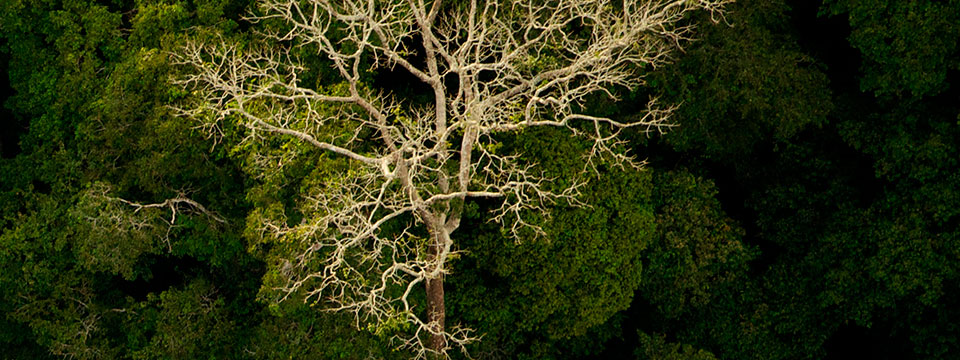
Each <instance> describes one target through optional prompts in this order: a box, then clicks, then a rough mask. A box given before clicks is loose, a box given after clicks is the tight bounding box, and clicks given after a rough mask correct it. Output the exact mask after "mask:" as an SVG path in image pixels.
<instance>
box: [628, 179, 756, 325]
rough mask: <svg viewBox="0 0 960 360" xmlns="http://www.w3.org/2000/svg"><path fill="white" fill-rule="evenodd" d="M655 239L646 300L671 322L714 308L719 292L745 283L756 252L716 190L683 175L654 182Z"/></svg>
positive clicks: (648, 259)
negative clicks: (728, 214) (690, 311)
mask: <svg viewBox="0 0 960 360" xmlns="http://www.w3.org/2000/svg"><path fill="white" fill-rule="evenodd" d="M654 188H655V189H656V192H655V194H656V195H655V203H656V204H657V209H658V210H657V215H656V219H657V220H656V222H657V237H656V238H655V239H654V241H653V245H652V246H651V247H650V248H649V249H648V251H647V252H646V254H647V255H646V266H645V267H644V269H643V285H642V286H641V288H640V291H641V293H642V294H643V296H644V298H646V299H647V300H648V301H650V302H651V303H652V304H654V305H656V306H657V308H658V310H659V311H660V313H661V314H662V315H663V316H665V317H667V318H675V317H677V316H679V315H680V313H682V312H683V311H684V310H685V308H686V307H694V308H696V307H702V306H706V305H707V304H709V303H710V302H711V299H712V297H713V296H714V294H713V292H714V291H716V288H717V287H722V286H727V285H729V284H732V283H734V282H736V281H742V280H743V279H744V277H745V275H746V271H747V262H748V261H750V260H751V259H752V257H753V252H751V251H750V250H749V248H748V247H746V246H745V245H744V244H743V243H742V241H741V239H742V237H743V235H744V232H743V229H741V228H739V226H738V225H737V224H736V222H734V221H733V220H732V219H730V218H728V217H726V215H725V214H724V212H723V210H722V209H721V207H720V203H719V201H717V199H716V194H717V190H716V188H715V187H714V186H713V184H712V183H711V182H709V181H706V180H704V179H702V178H697V177H695V176H693V175H692V174H690V173H685V172H667V173H663V174H659V173H658V174H657V175H656V176H655V177H654Z"/></svg>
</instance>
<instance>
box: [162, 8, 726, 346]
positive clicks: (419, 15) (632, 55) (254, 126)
mask: <svg viewBox="0 0 960 360" xmlns="http://www.w3.org/2000/svg"><path fill="white" fill-rule="evenodd" d="M730 1H732V0H669V1H667V0H617V1H612V0H545V1H533V0H468V1H458V2H455V3H454V4H445V3H444V2H443V1H441V0H433V1H430V0H260V1H259V10H258V11H257V12H256V15H252V16H251V17H250V18H249V19H248V20H251V21H253V22H255V23H256V22H263V21H276V20H280V22H282V23H284V24H286V25H285V26H286V28H285V30H284V31H269V30H262V32H261V33H260V35H262V36H263V37H264V38H265V39H268V40H270V41H272V44H284V45H269V46H268V45H248V46H245V47H241V46H240V45H237V44H233V43H229V42H226V41H220V42H217V43H209V42H207V43H200V42H194V43H190V44H188V45H186V46H185V47H184V48H182V51H180V52H179V53H177V54H175V60H176V62H177V63H178V64H180V65H184V66H185V67H186V69H187V71H186V73H187V75H185V76H184V77H182V78H179V79H178V80H177V83H178V84H181V85H182V86H183V87H184V88H185V89H187V90H189V91H192V92H193V93H194V94H195V95H196V98H197V99H199V100H198V101H196V102H192V103H189V104H188V105H184V106H182V107H180V108H178V110H179V112H180V114H181V115H184V116H189V117H193V118H196V119H200V120H202V121H203V125H204V128H205V129H207V130H208V131H210V132H211V133H212V134H216V133H217V132H218V131H219V129H221V126H222V124H223V123H224V122H234V123H238V124H242V125H243V126H245V127H246V128H247V129H248V134H249V136H248V137H247V138H246V139H245V140H244V141H257V140H258V139H261V138H263V137H266V136H287V137H293V138H296V139H299V140H301V141H302V142H305V143H309V144H311V145H312V146H313V147H315V148H317V149H319V150H321V151H326V152H331V153H335V154H338V155H342V156H343V157H346V158H347V159H349V160H350V163H351V165H352V167H351V169H350V170H349V171H347V172H345V173H344V174H342V176H339V177H337V178H336V179H334V180H329V181H328V183H326V184H325V185H324V186H319V187H317V188H316V191H313V192H312V193H308V194H303V198H302V199H301V200H302V201H301V202H300V211H301V212H302V213H303V215H304V220H303V221H302V222H301V223H300V224H297V225H290V224H288V223H287V221H285V219H277V221H264V223H263V224H261V226H260V229H261V234H264V236H270V237H275V238H277V239H280V240H283V241H288V242H298V243H300V244H304V246H303V248H302V249H303V251H302V252H301V253H300V254H299V255H297V256H295V257H292V258H290V259H288V261H287V262H285V263H283V264H278V266H282V267H283V272H282V273H283V274H284V275H285V276H286V278H287V280H286V285H285V286H284V287H283V288H282V289H280V290H281V293H283V294H287V296H290V295H291V294H295V293H298V294H301V295H303V296H304V298H305V299H306V300H307V301H318V302H323V303H324V304H327V305H329V306H328V307H327V308H328V309H330V310H335V311H350V312H353V313H355V314H356V317H357V319H358V325H359V321H360V320H361V319H362V320H364V321H365V322H369V323H375V324H382V323H386V322H389V321H394V322H396V321H402V322H404V323H407V324H409V325H412V331H410V333H409V334H407V335H405V336H403V337H401V340H402V342H403V344H405V345H407V346H408V347H410V348H411V349H413V350H414V351H415V352H416V354H417V356H418V357H424V356H427V355H428V354H431V353H433V354H437V355H443V354H446V352H447V351H448V350H449V349H451V348H452V347H453V346H458V347H461V348H462V347H463V346H464V345H465V344H467V343H468V342H470V341H472V340H475V336H473V335H472V333H471V332H470V331H469V330H467V329H465V328H461V327H456V326H454V327H450V326H447V324H446V323H445V316H444V315H445V309H444V288H443V279H444V274H445V273H446V272H447V271H448V265H447V262H448V260H449V259H450V256H451V255H452V254H454V253H455V245H454V240H453V237H452V236H451V235H452V234H453V233H454V232H455V231H456V230H457V228H458V227H459V226H460V219H461V216H462V212H463V206H464V201H466V200H467V199H468V198H496V199H498V200H497V201H499V203H500V204H502V205H501V206H500V207H499V208H498V209H497V210H496V211H495V213H494V214H492V217H491V219H492V221H496V222H499V223H501V224H502V226H503V227H504V228H505V229H506V230H507V233H509V234H511V235H512V236H513V237H515V238H517V239H519V238H520V236H521V234H523V233H525V232H532V233H537V234H540V235H545V234H544V233H543V230H542V229H541V228H540V227H539V226H537V225H536V223H535V222H532V221H529V220H527V219H529V218H528V217H527V215H529V214H536V215H540V216H542V215H544V214H546V213H547V211H548V208H549V206H550V205H551V204H552V203H554V202H556V201H558V200H562V201H565V202H569V203H577V202H578V201H577V195H578V194H579V191H578V188H579V184H581V183H579V182H578V183H574V184H573V185H571V186H569V187H567V188H565V189H560V190H557V189H556V188H553V187H551V186H549V185H548V183H549V179H547V178H545V177H544V176H543V174H542V172H539V171H538V170H537V167H536V164H532V163H530V162H528V161H524V158H523V157H522V154H501V153H498V152H497V151H495V146H493V145H494V144H496V136H497V134H501V133H509V132H516V131H521V130H523V129H525V128H529V127H535V126H551V127H561V128H566V129H569V131H571V132H573V134H576V135H579V136H582V137H584V138H587V139H590V140H592V144H593V146H592V149H591V150H590V151H589V152H588V153H586V154H584V156H585V157H586V159H587V162H588V163H590V162H591V161H592V160H593V159H595V158H596V157H598V156H605V157H610V158H612V159H615V161H616V162H617V163H618V164H620V165H621V166H623V165H629V166H636V167H639V166H640V165H641V164H640V163H639V162H637V161H635V159H634V158H633V157H631V156H628V155H626V153H625V152H624V150H623V146H622V145H623V144H622V140H621V138H620V134H621V132H622V131H623V130H624V129H627V128H632V127H636V128H641V129H642V130H644V131H651V130H660V129H661V127H663V126H667V125H666V122H665V121H666V119H667V116H668V115H669V114H670V111H671V109H670V108H660V107H657V106H656V104H655V102H654V101H651V103H650V104H649V107H648V109H647V111H646V112H645V113H644V115H643V116H642V117H639V118H635V119H633V120H631V121H628V122H623V121H615V120H613V119H610V118H604V117H596V116H590V115H587V114H584V113H583V109H584V101H585V99H586V97H587V96H588V95H591V94H594V93H597V92H599V93H604V94H606V95H608V96H610V97H615V95H614V92H613V91H612V90H611V89H613V88H615V87H618V86H619V87H624V88H635V87H638V86H640V85H642V78H641V77H640V76H638V75H637V71H636V70H635V68H636V67H637V66H644V65H645V66H658V65H660V64H663V63H664V62H666V61H667V60H668V56H669V54H670V53H671V52H672V51H673V50H675V49H677V48H679V45H680V44H681V43H682V41H684V40H686V38H687V37H688V36H689V35H690V31H691V28H690V27H689V26H684V25H682V24H681V23H680V21H681V20H682V19H683V17H684V16H685V14H686V13H688V12H691V11H695V10H705V11H708V12H710V13H711V14H713V15H714V16H717V17H719V16H722V7H723V5H724V4H726V3H728V2H730ZM293 47H302V48H304V49H316V50H317V55H318V56H321V57H323V58H324V59H325V60H326V61H329V63H330V64H331V66H332V68H333V70H334V72H335V73H337V74H339V77H340V79H339V80H340V83H339V85H338V86H332V87H329V88H318V87H310V86H308V85H305V84H302V81H301V80H300V78H298V74H301V73H302V71H304V70H305V68H304V66H303V65H302V64H303V61H302V60H303V59H302V58H299V57H297V56H295V55H294V52H292V51H291V49H292V48H293ZM414 53H416V54H414ZM414 59H417V60H416V61H415V60H414ZM371 63H372V68H373V69H376V68H378V67H389V68H396V67H400V68H402V69H403V70H405V71H407V72H409V73H410V74H413V76H415V77H416V79H418V80H419V81H421V82H423V83H424V84H426V85H427V86H429V88H430V89H431V90H432V93H433V99H432V103H431V104H429V105H428V106H425V105H418V104H416V103H414V102H412V101H404V99H399V98H397V97H395V96H393V95H391V94H390V93H389V92H386V91H384V90H382V89H374V88H370V86H369V85H368V84H365V83H364V82H362V81H361V75H362V74H364V73H365V72H367V71H370V70H372V69H371V65H370V64H371ZM345 133H346V135H344V134H345ZM259 159H260V160H261V161H264V162H265V163H266V162H268V161H274V162H276V161H277V159H273V158H270V157H268V156H261V157H259ZM396 223H403V224H404V225H403V226H401V227H400V229H403V230H391V231H387V230H385V226H386V224H396ZM391 228H395V227H391ZM418 234H429V235H428V236H423V237H424V238H425V240H424V241H419V240H420V237H421V236H419V235H418ZM421 283H423V284H425V287H426V294H427V296H426V308H425V309H415V308H414V306H415V304H413V303H411V301H410V294H411V293H412V292H413V291H414V289H416V288H417V287H418V286H419V285H420V284H421ZM398 289H399V290H398ZM287 296H284V297H283V298H284V299H285V298H286V297H287ZM418 311H419V313H420V314H425V315H418ZM424 316H425V318H424Z"/></svg>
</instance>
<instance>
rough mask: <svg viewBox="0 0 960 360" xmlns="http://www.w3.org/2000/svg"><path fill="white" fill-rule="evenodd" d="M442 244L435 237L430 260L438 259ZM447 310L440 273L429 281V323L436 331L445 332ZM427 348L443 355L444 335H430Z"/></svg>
mask: <svg viewBox="0 0 960 360" xmlns="http://www.w3.org/2000/svg"><path fill="white" fill-rule="evenodd" d="M442 246H443V245H442V243H441V241H440V239H439V237H434V242H433V244H432V245H430V250H429V251H430V258H431V260H433V259H436V257H437V256H438V255H439V254H440V249H441V248H442ZM445 314H446V309H445V308H444V304H443V273H440V274H439V275H438V276H437V277H436V278H434V279H427V322H428V323H430V324H431V325H435V326H436V328H434V330H435V331H439V332H441V333H442V332H443V331H444V330H445V327H446V324H445V321H446V316H445ZM429 336H430V339H429V340H428V342H427V346H428V347H429V348H430V350H432V351H434V352H435V353H436V354H437V355H439V354H442V353H443V349H444V348H445V347H446V345H447V344H446V339H445V338H444V337H443V335H435V334H430V335H429Z"/></svg>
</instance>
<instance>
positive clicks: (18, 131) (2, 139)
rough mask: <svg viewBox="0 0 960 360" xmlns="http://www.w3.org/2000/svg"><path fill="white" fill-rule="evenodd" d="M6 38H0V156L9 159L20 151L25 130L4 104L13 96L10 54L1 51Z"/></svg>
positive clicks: (4, 45)
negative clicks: (20, 143)
mask: <svg viewBox="0 0 960 360" xmlns="http://www.w3.org/2000/svg"><path fill="white" fill-rule="evenodd" d="M6 45H7V40H6V39H0V157H3V158H6V159H9V158H13V157H15V156H17V154H19V153H20V145H19V141H20V135H23V134H24V133H26V132H27V128H26V126H25V124H22V123H21V121H20V120H19V119H17V117H16V116H15V115H14V114H13V111H11V110H10V109H8V108H7V107H6V106H5V104H6V103H7V99H9V98H10V97H11V96H13V94H14V91H13V88H12V87H10V76H9V75H8V74H9V68H10V54H8V53H7V52H6V51H3V49H4V48H6Z"/></svg>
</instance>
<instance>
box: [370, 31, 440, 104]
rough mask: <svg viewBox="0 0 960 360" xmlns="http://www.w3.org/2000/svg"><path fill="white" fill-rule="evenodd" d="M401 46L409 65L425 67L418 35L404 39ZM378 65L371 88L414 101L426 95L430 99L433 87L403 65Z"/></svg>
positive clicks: (422, 98)
mask: <svg viewBox="0 0 960 360" xmlns="http://www.w3.org/2000/svg"><path fill="white" fill-rule="evenodd" d="M402 48H403V49H407V50H406V51H408V52H409V53H410V54H409V56H406V57H405V59H406V60H407V61H408V62H410V64H411V65H413V66H414V67H415V68H417V69H426V61H427V60H426V55H425V54H424V53H425V50H424V48H423V45H422V44H421V40H420V37H419V36H417V37H413V38H408V39H405V40H404V41H403V46H402ZM379 66H380V67H379V68H378V69H377V71H376V73H375V75H374V76H373V86H372V87H373V88H379V89H386V90H387V91H388V92H389V93H392V94H395V95H396V96H397V98H400V99H414V101H416V102H419V101H424V100H426V97H430V98H431V99H432V95H433V89H432V88H431V87H430V86H429V85H427V84H426V83H424V82H423V81H421V80H420V79H419V78H417V76H416V75H413V73H411V72H410V71H408V70H407V69H405V68H404V67H403V66H401V65H399V64H398V65H394V66H392V67H390V66H387V65H385V64H380V65H379ZM448 95H450V94H448ZM451 96H452V95H451Z"/></svg>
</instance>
